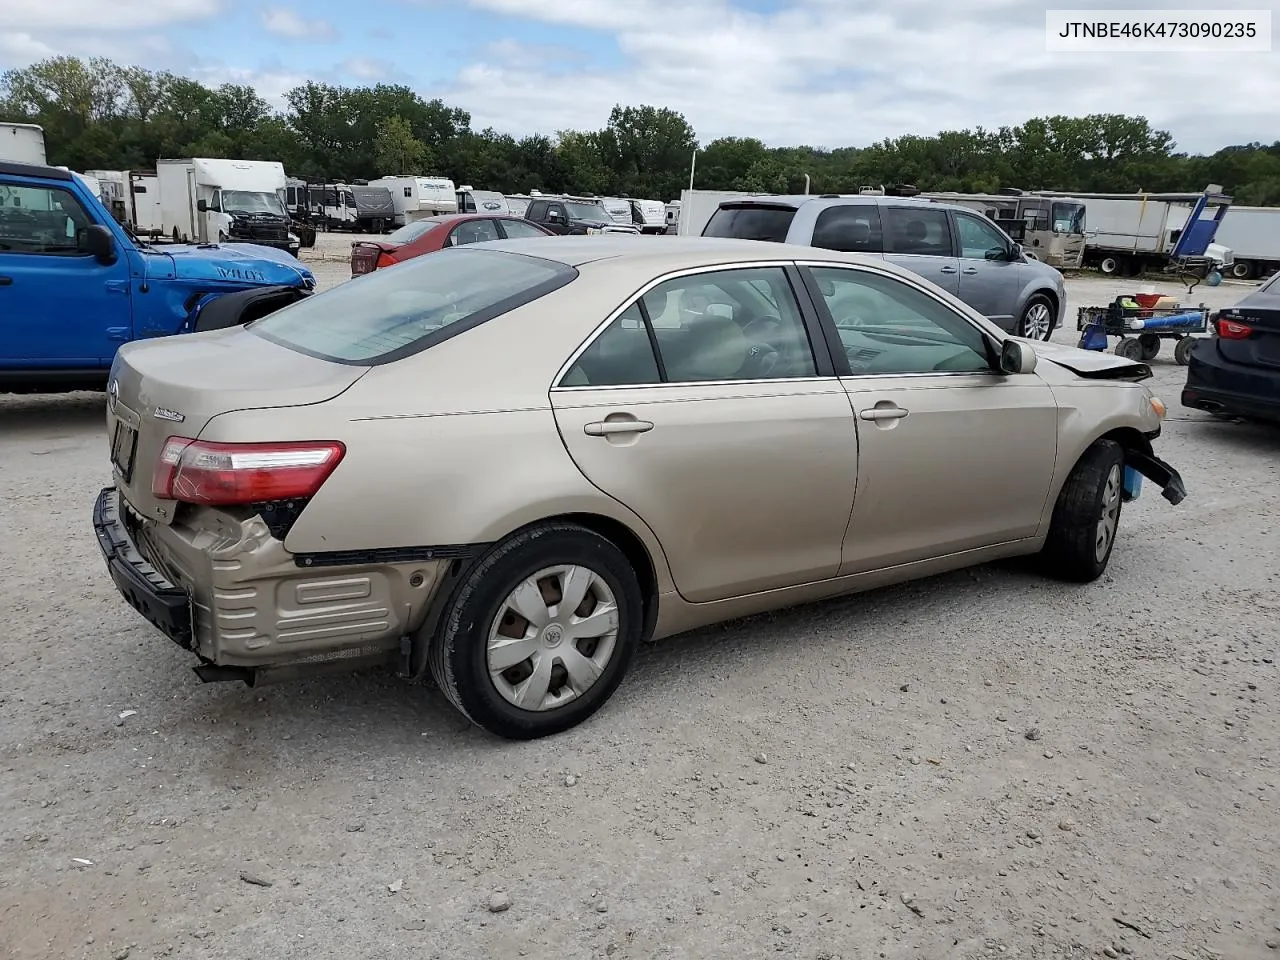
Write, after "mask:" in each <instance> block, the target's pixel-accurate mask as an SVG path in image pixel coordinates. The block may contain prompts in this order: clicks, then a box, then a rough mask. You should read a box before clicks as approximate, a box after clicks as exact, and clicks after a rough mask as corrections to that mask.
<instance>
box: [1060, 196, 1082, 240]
mask: <svg viewBox="0 0 1280 960" xmlns="http://www.w3.org/2000/svg"><path fill="white" fill-rule="evenodd" d="M1053 232H1054V233H1084V204H1083V203H1055V204H1054V205H1053Z"/></svg>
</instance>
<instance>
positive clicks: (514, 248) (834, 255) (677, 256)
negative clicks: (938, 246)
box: [475, 233, 885, 272]
mask: <svg viewBox="0 0 1280 960" xmlns="http://www.w3.org/2000/svg"><path fill="white" fill-rule="evenodd" d="M475 247H483V248H484V249H491V250H503V251H508V252H511V253H519V254H524V255H525V256H530V257H540V258H542V259H543V260H552V261H555V262H557V263H563V264H565V265H566V266H570V267H581V266H583V265H585V264H589V263H598V262H602V261H611V262H615V263H618V262H627V263H632V264H636V265H640V264H645V265H647V266H649V267H651V268H652V269H653V270H655V271H656V272H665V271H668V270H678V269H681V268H682V267H701V266H713V265H715V264H721V263H738V262H742V263H747V262H750V261H753V260H770V261H777V262H778V263H788V262H791V261H794V260H830V261H832V262H836V263H874V264H876V265H877V266H881V267H883V266H884V264H885V261H884V259H883V258H881V257H869V256H865V255H862V254H856V253H841V252H838V251H835V250H819V249H817V248H813V247H803V246H799V245H797V244H791V243H787V244H783V243H771V242H769V241H766V240H737V239H727V238H720V237H640V236H638V235H636V234H633V233H621V234H598V235H595V236H588V237H542V238H536V237H530V238H527V239H521V240H489V241H486V242H484V243H481V244H475Z"/></svg>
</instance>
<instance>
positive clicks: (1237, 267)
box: [1231, 260, 1253, 280]
mask: <svg viewBox="0 0 1280 960" xmlns="http://www.w3.org/2000/svg"><path fill="white" fill-rule="evenodd" d="M1231 276H1233V277H1235V278H1236V279H1237V280H1252V279H1253V261H1252V260H1237V261H1236V262H1235V263H1233V264H1232V265H1231Z"/></svg>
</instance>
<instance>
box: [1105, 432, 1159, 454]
mask: <svg viewBox="0 0 1280 960" xmlns="http://www.w3.org/2000/svg"><path fill="white" fill-rule="evenodd" d="M1098 440H1114V441H1115V442H1116V443H1118V444H1120V446H1121V448H1123V449H1125V450H1136V451H1138V452H1139V453H1145V454H1147V455H1150V454H1151V453H1152V448H1151V441H1150V440H1148V439H1147V438H1146V436H1144V435H1143V433H1142V431H1141V430H1136V429H1134V428H1133V427H1118V428H1117V429H1115V430H1110V431H1108V432H1107V433H1104V434H1103V435H1102V436H1100V437H1096V438H1095V439H1094V442H1095V443H1096V442H1097V441H1098ZM1092 445H1093V444H1090V446H1092Z"/></svg>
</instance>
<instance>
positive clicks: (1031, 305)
mask: <svg viewBox="0 0 1280 960" xmlns="http://www.w3.org/2000/svg"><path fill="white" fill-rule="evenodd" d="M1052 335H1053V305H1052V304H1050V302H1049V299H1048V298H1047V297H1042V296H1039V295H1036V296H1034V297H1032V298H1031V299H1030V300H1029V301H1027V306H1026V309H1025V310H1023V311H1022V319H1021V320H1019V321H1018V336H1020V337H1026V338H1027V339H1028V340H1048V339H1049V337H1051V336H1052Z"/></svg>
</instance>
